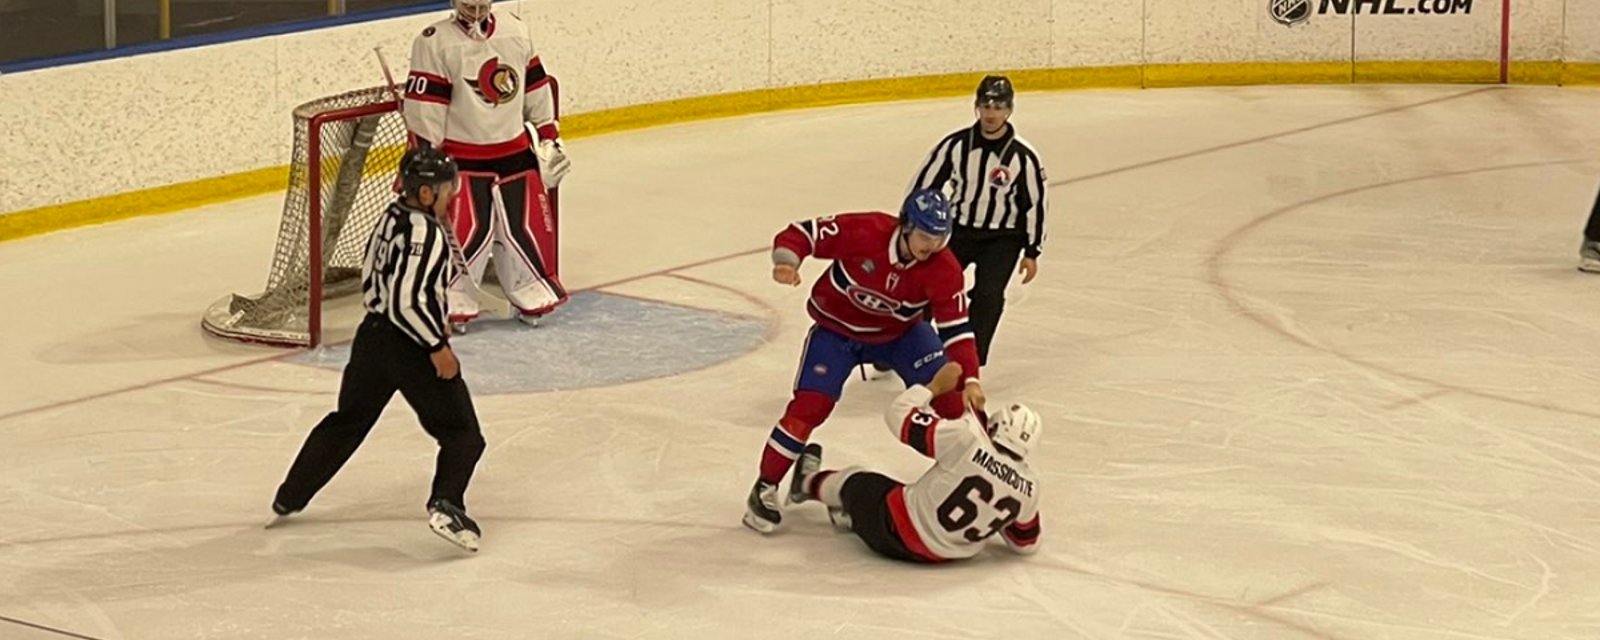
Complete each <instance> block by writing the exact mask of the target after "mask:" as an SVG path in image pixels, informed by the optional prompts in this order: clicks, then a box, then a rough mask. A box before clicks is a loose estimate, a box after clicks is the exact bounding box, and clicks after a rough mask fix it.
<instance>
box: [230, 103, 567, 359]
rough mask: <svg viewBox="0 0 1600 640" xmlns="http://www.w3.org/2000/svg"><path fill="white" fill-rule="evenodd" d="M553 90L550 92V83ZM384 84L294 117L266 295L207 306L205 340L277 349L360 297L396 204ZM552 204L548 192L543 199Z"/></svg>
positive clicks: (303, 340)
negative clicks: (334, 306) (376, 234)
mask: <svg viewBox="0 0 1600 640" xmlns="http://www.w3.org/2000/svg"><path fill="white" fill-rule="evenodd" d="M551 84H552V93H557V91H556V90H555V83H554V81H553V79H552V83H551ZM394 95H395V94H394V92H393V91H391V90H390V89H389V88H387V87H373V88H370V89H363V90H360V91H352V92H350V93H344V94H340V95H336V96H331V97H327V98H322V99H319V100H313V101H311V102H308V103H306V104H303V105H300V106H299V107H297V108H295V110H294V151H293V156H292V159H291V162H290V165H289V185H288V191H287V193H286V194H285V196H284V200H283V216H282V219H281V220H280V221H279V223H278V241H277V245H276V247H275V248H274V249H273V255H272V267H271V270H270V272H269V273H268V274H267V285H266V288H265V289H264V290H263V291H261V292H260V293H256V294H251V295H246V294H237V293H235V294H229V295H228V296H226V297H224V298H222V299H221V300H218V301H217V302H216V303H214V304H212V305H211V306H210V307H209V308H207V309H206V312H205V315H204V317H203V318H202V319H201V326H202V327H204V328H205V330H206V331H208V332H210V333H211V334H213V335H216V336H220V337H223V338H228V339H232V340H239V341H243V342H254V343H261V344H268V345H273V346H282V347H315V346H317V345H318V344H319V343H320V342H321V341H322V303H323V301H324V300H329V299H333V298H337V297H341V296H348V295H350V294H353V293H359V292H360V291H361V265H362V263H363V262H364V259H365V253H366V247H367V240H368V239H369V237H370V236H371V234H372V229H373V227H374V226H375V225H376V224H377V222H378V218H379V216H381V215H382V214H383V212H384V210H385V209H386V208H388V206H389V203H390V202H392V201H393V200H394V198H395V193H394V181H395V171H396V170H397V169H398V166H399V163H400V156H401V155H403V154H404V153H405V149H406V144H407V131H406V126H405V122H404V120H403V119H402V118H401V115H400V104H399V102H398V101H396V100H395V99H394ZM550 200H551V205H552V207H554V206H555V202H556V197H555V194H553V193H552V194H551V198H550Z"/></svg>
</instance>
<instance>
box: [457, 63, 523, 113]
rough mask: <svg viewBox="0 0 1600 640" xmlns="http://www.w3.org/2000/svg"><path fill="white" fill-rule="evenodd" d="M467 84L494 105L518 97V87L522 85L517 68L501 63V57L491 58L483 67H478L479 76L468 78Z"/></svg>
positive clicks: (485, 100)
mask: <svg viewBox="0 0 1600 640" xmlns="http://www.w3.org/2000/svg"><path fill="white" fill-rule="evenodd" d="M467 84H468V85H469V86H471V87H472V90H473V91H474V92H476V93H477V94H478V97H480V98H483V100H484V102H487V103H489V104H492V105H502V104H505V103H507V102H511V101H512V100H513V99H515V98H516V97H517V88H518V86H520V85H519V84H518V78H517V70H516V69H513V68H511V67H508V66H506V65H504V64H501V63H500V59H499V58H490V59H489V61H488V62H485V63H483V66H482V67H478V77H477V78H475V79H468V80H467Z"/></svg>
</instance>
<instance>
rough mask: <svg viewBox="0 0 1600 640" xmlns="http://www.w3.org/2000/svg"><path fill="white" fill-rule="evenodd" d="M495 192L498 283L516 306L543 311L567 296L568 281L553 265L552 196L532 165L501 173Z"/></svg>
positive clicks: (532, 311)
mask: <svg viewBox="0 0 1600 640" xmlns="http://www.w3.org/2000/svg"><path fill="white" fill-rule="evenodd" d="M495 195H496V196H497V201H496V205H497V206H496V209H497V211H498V212H499V215H498V216H497V217H498V221H499V222H500V224H499V225H498V226H497V228H496V231H497V234H496V238H495V243H494V245H495V250H496V252H497V255H499V256H500V257H499V258H498V259H496V260H495V268H496V269H497V272H496V273H497V275H498V276H499V277H500V284H501V286H503V287H504V288H505V291H506V297H507V299H508V300H509V301H510V302H511V304H512V306H514V307H516V308H517V310H518V311H519V312H521V313H522V314H524V315H543V314H546V313H549V312H550V311H551V310H553V309H555V308H556V307H558V306H560V305H561V304H563V303H565V302H566V301H567V298H568V295H567V290H566V288H565V287H563V286H562V285H561V280H560V278H559V277H558V276H557V275H556V274H555V272H554V270H552V269H551V268H550V264H551V263H550V261H549V260H548V258H549V257H551V256H553V255H554V254H555V228H554V223H553V220H552V218H551V216H550V199H549V197H548V196H547V195H546V194H545V192H544V184H543V183H541V182H540V181H539V173H538V172H537V171H534V170H532V169H529V170H525V171H522V172H519V173H515V174H512V175H510V176H507V177H505V178H503V179H501V181H500V183H499V185H498V189H496V193H495Z"/></svg>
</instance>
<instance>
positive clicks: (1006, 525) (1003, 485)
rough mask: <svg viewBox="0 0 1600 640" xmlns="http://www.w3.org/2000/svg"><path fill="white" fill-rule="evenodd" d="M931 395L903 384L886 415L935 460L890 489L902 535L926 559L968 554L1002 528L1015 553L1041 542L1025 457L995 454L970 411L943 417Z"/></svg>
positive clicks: (893, 426) (1036, 492) (897, 433)
mask: <svg viewBox="0 0 1600 640" xmlns="http://www.w3.org/2000/svg"><path fill="white" fill-rule="evenodd" d="M932 399H933V394H932V393H931V392H929V391H928V388H927V387H924V386H921V385H917V386H913V387H911V388H909V389H906V390H905V392H904V393H901V394H900V397H898V398H895V401H894V403H893V404H892V405H890V407H889V411H888V413H886V414H885V415H884V419H885V421H886V422H887V423H888V425H889V430H890V431H892V432H894V434H895V436H897V437H898V438H900V441H901V442H904V443H906V444H908V445H910V446H911V448H913V449H916V450H917V451H918V452H919V453H921V454H922V455H925V456H928V457H930V458H933V459H934V465H933V467H931V468H929V469H928V471H927V472H926V473H923V474H922V477H921V478H919V479H917V481H916V482H914V483H911V484H909V485H906V487H905V488H904V489H902V490H899V491H897V492H894V493H890V494H889V513H890V516H891V517H892V518H893V519H894V522H895V528H896V529H897V530H898V531H899V533H900V538H901V541H902V542H904V543H905V545H906V548H908V549H910V550H911V551H912V553H916V554H918V555H922V556H924V557H927V558H928V559H930V560H954V559H958V558H970V557H972V556H975V555H977V554H978V552H979V551H982V550H983V547H984V545H985V544H986V543H987V542H988V539H989V537H990V536H993V535H995V534H997V533H999V534H1002V535H1003V537H1004V538H1005V541H1006V544H1008V545H1010V546H1011V548H1012V549H1014V550H1016V551H1018V552H1020V553H1032V552H1033V551H1035V550H1036V549H1037V548H1038V547H1037V545H1038V542H1039V484H1038V482H1037V481H1036V476H1034V473H1033V469H1032V468H1031V467H1029V466H1028V463H1027V462H1025V461H1022V460H1017V459H1014V458H1012V457H1011V456H1008V455H1006V454H1004V453H1001V452H1000V451H999V450H998V449H996V448H995V445H994V443H993V442H991V441H990V440H989V434H988V432H987V431H985V430H984V428H983V427H982V426H981V425H980V424H979V423H978V422H979V421H978V418H977V417H976V416H974V415H973V414H972V413H971V412H968V413H967V414H966V415H964V416H962V417H961V418H959V419H956V420H943V419H940V418H939V416H938V415H937V414H935V413H933V412H932V411H930V410H928V408H927V407H928V402H929V401H930V400H932Z"/></svg>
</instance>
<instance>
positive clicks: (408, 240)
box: [361, 202, 455, 352]
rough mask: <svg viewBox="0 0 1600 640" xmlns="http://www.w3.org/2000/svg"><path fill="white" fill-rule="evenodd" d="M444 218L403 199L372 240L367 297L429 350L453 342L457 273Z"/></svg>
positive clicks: (370, 306)
mask: <svg viewBox="0 0 1600 640" xmlns="http://www.w3.org/2000/svg"><path fill="white" fill-rule="evenodd" d="M449 242H450V240H449V236H448V235H446V232H445V229H444V227H443V226H441V225H440V223H439V219H438V218H436V217H434V216H433V215H432V214H430V213H427V212H424V211H422V210H420V209H413V208H411V207H409V206H406V205H405V204H404V203H402V202H395V203H394V204H391V205H389V209H388V210H387V211H385V212H384V213H383V217H382V218H380V219H379V220H378V225H377V227H376V228H374V229H373V231H372V239H371V240H369V241H368V242H367V260H366V264H365V265H363V266H362V268H361V292H362V301H363V304H365V306H366V309H367V311H368V312H369V313H375V314H378V315H381V316H384V317H386V318H388V319H389V322H391V323H393V324H394V326H396V327H398V328H399V329H400V331H401V332H402V333H405V334H406V335H407V336H410V338H411V339H412V340H413V341H415V342H416V343H417V344H418V345H421V346H422V347H423V348H425V349H427V350H428V351H429V352H433V351H438V350H440V349H443V348H445V346H446V345H448V344H449V337H448V334H446V333H445V328H446V326H447V325H446V324H445V323H446V322H448V321H449V316H448V311H449V310H448V309H447V308H446V307H447V303H446V298H445V291H446V289H448V288H449V286H450V279H451V278H452V277H454V275H455V265H454V264H453V263H452V262H451V254H450V245H449Z"/></svg>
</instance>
